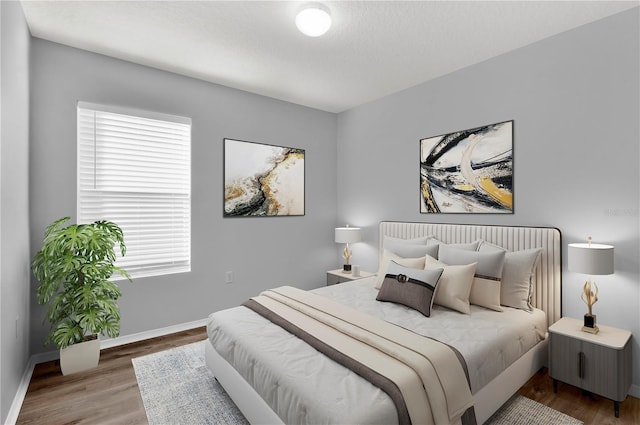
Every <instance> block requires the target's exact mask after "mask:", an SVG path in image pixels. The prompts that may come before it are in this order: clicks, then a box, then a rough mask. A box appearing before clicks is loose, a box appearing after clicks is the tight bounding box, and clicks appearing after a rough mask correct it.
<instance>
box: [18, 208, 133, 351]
mask: <svg viewBox="0 0 640 425" xmlns="http://www.w3.org/2000/svg"><path fill="white" fill-rule="evenodd" d="M69 218H70V217H64V218H61V219H59V220H56V221H54V222H53V223H52V224H51V225H50V226H49V227H47V229H46V231H45V236H44V241H43V243H42V248H41V249H40V251H38V252H37V253H36V254H35V256H34V258H33V261H32V263H31V269H32V271H33V274H34V276H35V278H36V279H37V280H38V281H39V282H40V285H39V286H38V289H37V299H38V303H40V304H42V305H45V304H49V308H48V310H47V318H48V319H49V322H50V323H51V333H50V334H49V336H48V337H47V340H46V341H45V343H46V342H49V341H52V342H53V343H54V344H55V345H56V346H57V347H58V348H66V347H68V346H69V345H72V344H75V343H78V342H82V341H83V340H86V339H91V337H92V336H93V337H95V335H100V334H102V335H107V336H109V337H111V338H115V337H117V336H118V335H120V309H119V308H118V298H120V296H121V295H122V292H121V291H120V288H119V287H118V285H117V284H116V283H114V282H112V281H110V280H109V279H110V278H111V276H112V275H113V273H118V274H120V275H121V276H123V277H126V278H127V279H129V281H131V278H130V276H129V274H128V273H127V272H126V271H125V270H124V269H122V268H120V267H118V266H116V265H114V263H115V261H116V251H115V249H116V244H118V245H119V246H120V252H121V254H122V256H124V255H125V253H126V247H125V244H124V238H123V234H122V229H120V227H119V226H118V225H117V224H115V223H112V222H110V221H104V220H99V221H95V222H93V223H91V224H72V225H69V226H67V227H61V225H62V224H63V223H64V222H66V221H67V220H69Z"/></svg>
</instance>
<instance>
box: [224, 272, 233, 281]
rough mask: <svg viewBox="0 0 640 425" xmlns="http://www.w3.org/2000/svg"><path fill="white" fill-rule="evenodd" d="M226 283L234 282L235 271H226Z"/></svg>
mask: <svg viewBox="0 0 640 425" xmlns="http://www.w3.org/2000/svg"><path fill="white" fill-rule="evenodd" d="M224 283H233V272H226V273H225V274H224Z"/></svg>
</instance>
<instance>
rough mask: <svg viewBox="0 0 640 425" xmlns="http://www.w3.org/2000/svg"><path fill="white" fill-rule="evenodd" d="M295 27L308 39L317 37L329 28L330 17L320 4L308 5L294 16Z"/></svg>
mask: <svg viewBox="0 0 640 425" xmlns="http://www.w3.org/2000/svg"><path fill="white" fill-rule="evenodd" d="M296 26H297V27H298V29H299V30H300V32H302V33H303V34H305V35H308V36H309V37H319V36H321V35H322V34H324V33H326V32H327V31H328V30H329V28H330V27H331V15H330V14H329V11H328V10H327V8H326V7H324V6H323V5H321V4H312V5H308V6H306V7H305V8H304V9H302V10H301V11H300V12H299V13H298V15H297V16H296Z"/></svg>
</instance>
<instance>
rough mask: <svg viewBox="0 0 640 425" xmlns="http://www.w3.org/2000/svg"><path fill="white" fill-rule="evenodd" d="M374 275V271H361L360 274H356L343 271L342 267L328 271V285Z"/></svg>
mask: <svg viewBox="0 0 640 425" xmlns="http://www.w3.org/2000/svg"><path fill="white" fill-rule="evenodd" d="M373 275H374V273H369V272H365V271H361V272H360V276H354V275H353V274H351V273H343V272H342V269H336V270H329V271H328V272H327V286H329V285H335V284H337V283H343V282H350V281H352V280H358V279H363V278H365V277H369V276H373Z"/></svg>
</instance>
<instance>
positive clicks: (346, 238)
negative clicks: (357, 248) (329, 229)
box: [336, 227, 362, 243]
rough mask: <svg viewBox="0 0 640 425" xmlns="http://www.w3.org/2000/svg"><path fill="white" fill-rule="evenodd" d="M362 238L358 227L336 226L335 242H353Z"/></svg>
mask: <svg viewBox="0 0 640 425" xmlns="http://www.w3.org/2000/svg"><path fill="white" fill-rule="evenodd" d="M360 240H362V234H361V232H360V228H359V227H336V243H354V242H360Z"/></svg>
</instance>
